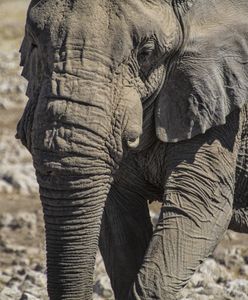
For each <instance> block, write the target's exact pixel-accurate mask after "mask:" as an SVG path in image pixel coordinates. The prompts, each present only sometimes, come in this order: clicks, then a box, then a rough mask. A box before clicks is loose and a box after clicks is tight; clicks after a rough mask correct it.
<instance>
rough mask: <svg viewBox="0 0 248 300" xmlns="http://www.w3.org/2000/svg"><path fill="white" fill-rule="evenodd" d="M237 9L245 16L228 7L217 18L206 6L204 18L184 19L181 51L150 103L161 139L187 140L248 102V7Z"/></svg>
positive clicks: (198, 14)
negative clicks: (184, 26) (153, 101)
mask: <svg viewBox="0 0 248 300" xmlns="http://www.w3.org/2000/svg"><path fill="white" fill-rule="evenodd" d="M200 2H201V1H200ZM230 3H231V1H230ZM233 5H234V4H233ZM243 6H244V8H243V9H245V10H246V18H244V17H242V16H243V15H244V13H243V12H242V10H241V11H240V12H238V11H235V10H234V8H233V7H229V10H230V11H231V10H233V11H232V14H231V13H229V14H227V16H226V15H225V16H226V17H224V14H222V15H221V18H222V19H221V20H218V18H220V17H218V16H217V15H216V16H215V14H214V12H210V11H209V10H210V9H208V7H207V6H206V9H205V11H207V12H206V13H205V14H204V12H202V13H193V15H194V17H192V18H190V17H189V20H188V24H187V30H188V35H187V38H186V40H185V44H184V48H183V49H182V51H181V52H180V54H179V55H178V57H177V58H176V60H175V61H174V62H173V65H172V66H171V68H170V70H171V71H169V72H168V74H167V79H166V81H165V83H164V86H163V87H162V89H161V92H160V94H159V96H158V98H157V102H156V109H155V122H156V132H157V136H158V138H159V139H160V140H161V141H163V142H177V141H180V140H185V139H190V138H192V137H194V136H196V135H198V134H202V133H205V132H206V131H207V130H208V129H209V128H211V127H213V126H218V125H221V124H225V122H226V117H227V116H228V115H229V114H230V113H231V112H232V111H233V110H235V109H236V108H241V107H242V106H243V105H244V104H245V103H246V102H247V101H248V5H247V4H244V5H243ZM215 10H216V8H215ZM229 10H228V11H229ZM201 11H203V10H201ZM206 14H208V15H206ZM242 14H243V15H242ZM196 16H197V17H196ZM197 18H198V19H197ZM208 18H209V19H208ZM204 22H205V23H204ZM213 22H216V24H215V23H213Z"/></svg>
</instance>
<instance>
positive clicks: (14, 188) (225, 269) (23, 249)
mask: <svg viewBox="0 0 248 300" xmlns="http://www.w3.org/2000/svg"><path fill="white" fill-rule="evenodd" d="M28 2H29V1H25V0H0V253H1V255H0V300H25V299H29V300H35V299H41V300H46V299H47V294H46V273H45V251H44V249H45V246H44V239H43V236H44V229H43V220H42V213H41V206H40V203H39V200H38V195H37V191H38V187H37V184H36V181H35V176H34V170H33V167H32V163H31V158H30V155H29V154H28V152H27V151H26V150H25V149H24V148H23V147H22V146H21V145H20V143H19V142H18V141H16V140H15V139H14V134H15V127H16V123H17V121H18V119H19V117H20V114H21V112H22V109H23V106H24V105H25V103H26V101H27V99H26V97H25V96H24V94H25V88H26V82H25V80H23V79H21V78H20V69H19V67H18V62H19V55H18V48H19V45H20V41H21V36H22V34H23V30H24V19H25V10H26V7H27V5H28ZM154 210H155V211H156V210H157V208H155V209H154V207H153V211H154ZM156 217H157V216H156V213H154V212H152V218H153V219H154V220H155V219H156ZM247 245H248V237H247V236H245V235H238V234H234V233H232V232H228V233H227V235H226V236H225V238H224V240H223V241H222V242H221V244H220V245H219V246H218V248H217V249H216V251H215V253H214V255H213V257H211V258H209V259H208V260H207V261H206V262H205V263H204V264H203V266H201V268H200V269H199V271H198V272H197V273H196V275H195V276H194V277H193V279H192V280H191V282H190V284H189V286H188V287H187V288H186V289H185V290H184V291H183V293H182V295H181V296H180V297H179V298H180V299H188V300H189V299H192V300H196V299H199V300H210V299H214V300H225V299H227V300H228V299H239V300H248V247H247ZM95 282H96V283H95V287H94V299H113V294H112V291H111V288H110V285H109V281H108V278H107V276H106V273H105V271H104V266H103V263H102V260H101V257H100V256H99V255H98V257H97V263H96V272H95Z"/></svg>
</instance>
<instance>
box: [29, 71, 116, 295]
mask: <svg viewBox="0 0 248 300" xmlns="http://www.w3.org/2000/svg"><path fill="white" fill-rule="evenodd" d="M88 75H89V74H88ZM47 86H48V83H45V84H44V86H43V87H42V88H41V93H40V97H39V99H38V104H37V108H36V112H35V116H34V123H33V129H32V149H31V152H32V155H33V160H34V165H35V168H36V174H37V179H38V182H39V185H40V196H41V201H42V206H43V211H44V220H45V227H46V247H47V269H48V270H47V272H48V293H49V297H50V299H51V300H62V299H63V300H69V299H73V300H77V299H80V300H81V299H84V300H87V299H91V298H92V285H93V270H94V263H95V255H96V251H97V247H98V237H99V231H100V224H101V216H102V213H103V207H104V203H105V201H106V198H107V194H108V191H109V188H110V184H111V180H112V173H113V170H114V169H115V168H116V167H117V165H118V161H119V160H120V159H121V156H122V146H121V125H120V122H118V120H117V119H115V120H116V122H114V123H113V115H112V111H113V109H112V106H111V101H110V99H108V98H107V95H109V93H107V87H106V84H105V86H103V84H101V83H96V84H93V83H92V82H90V80H86V79H85V78H83V77H81V78H80V79H79V78H77V79H72V78H67V77H65V76H58V75H57V76H56V78H53V80H52V84H51V85H50V87H51V89H47ZM82 89H83V90H84V92H82Z"/></svg>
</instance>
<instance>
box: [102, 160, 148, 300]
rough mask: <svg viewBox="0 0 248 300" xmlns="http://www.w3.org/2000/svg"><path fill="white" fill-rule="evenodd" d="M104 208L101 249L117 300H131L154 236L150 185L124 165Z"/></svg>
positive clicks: (133, 170)
mask: <svg viewBox="0 0 248 300" xmlns="http://www.w3.org/2000/svg"><path fill="white" fill-rule="evenodd" d="M123 169H124V170H123V172H122V175H121V178H120V177H119V178H118V180H117V181H118V182H114V184H113V185H112V187H111V190H110V192H109V195H108V199H107V202H106V205H105V208H104V213H103V219H102V227H101V235H100V250H101V253H102V256H103V259H104V263H105V266H106V270H107V273H108V275H109V277H110V280H111V285H112V287H113V290H114V293H115V299H116V300H127V298H128V292H129V289H130V287H131V285H132V283H133V281H134V279H135V277H136V275H137V273H138V270H139V268H140V266H141V265H142V262H143V259H144V255H145V252H146V250H147V247H148V245H149V242H150V239H151V236H152V231H153V230H152V224H151V220H150V215H149V210H148V204H147V200H146V199H147V196H148V195H146V191H147V189H148V186H147V183H146V182H145V181H144V180H142V179H141V178H138V177H137V176H136V174H135V173H136V172H135V169H132V171H131V170H130V166H127V165H126V166H124V168H123Z"/></svg>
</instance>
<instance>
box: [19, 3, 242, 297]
mask: <svg viewBox="0 0 248 300" xmlns="http://www.w3.org/2000/svg"><path fill="white" fill-rule="evenodd" d="M222 7H223V8H224V7H225V10H224V9H222ZM245 10H246V11H248V10H247V4H246V2H245V1H241V2H240V3H239V5H238V6H237V7H236V6H235V4H234V3H233V1H230V0H222V1H221V0H215V1H214V0H212V1H205V2H204V1H203V0H198V1H197V0H196V1H190V0H188V1H187V0H185V1H183V0H180V1H179V0H137V1H132V0H124V1H121V0H94V1H92V0H61V1H53V0H32V1H31V4H30V6H29V9H28V13H27V22H26V32H25V37H24V40H23V44H22V47H21V64H22V66H23V67H24V68H23V76H24V77H25V78H27V80H28V81H29V84H28V89H27V95H28V97H29V102H28V104H27V106H26V109H25V112H24V114H23V117H22V119H21V120H20V122H19V124H18V129H17V137H18V138H20V139H21V140H22V142H23V144H24V145H26V147H27V148H28V149H29V150H30V152H31V153H32V156H33V160H34V165H35V168H36V173H37V179H38V182H39V185H40V195H41V200H42V205H43V209H44V218H45V225H46V240H47V264H48V291H49V295H50V298H51V299H89V298H90V295H91V286H92V272H93V265H94V257H95V254H96V249H97V243H98V236H99V230H100V223H101V215H102V211H103V207H104V203H105V200H106V197H107V194H108V191H109V188H110V184H111V182H112V180H113V173H114V171H115V170H116V169H117V168H118V165H119V163H120V161H121V159H122V157H123V152H124V153H125V151H130V150H133V149H136V151H138V150H141V149H145V147H148V146H149V145H151V143H153V142H154V140H156V139H159V140H160V141H162V142H178V141H181V140H185V139H190V138H192V137H194V136H196V135H198V134H201V133H205V132H206V131H207V130H208V129H209V128H211V127H212V126H217V125H220V124H224V123H225V120H226V117H227V116H228V115H229V113H230V112H231V111H233V110H234V109H235V108H236V107H241V106H242V105H243V104H244V102H245V101H246V100H247V99H248V80H247V76H248V74H247V68H245V64H246V63H247V61H248V60H247V58H248V50H247V49H248V48H247V40H248V39H247V31H246V26H247V15H245V14H244V13H243V11H245ZM217 11H218V12H219V11H222V14H221V15H217ZM226 11H228V12H229V11H230V14H228V13H225V12H226ZM237 16H238V20H239V21H238V22H237ZM237 86H238V89H237V88H236V87H237Z"/></svg>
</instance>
